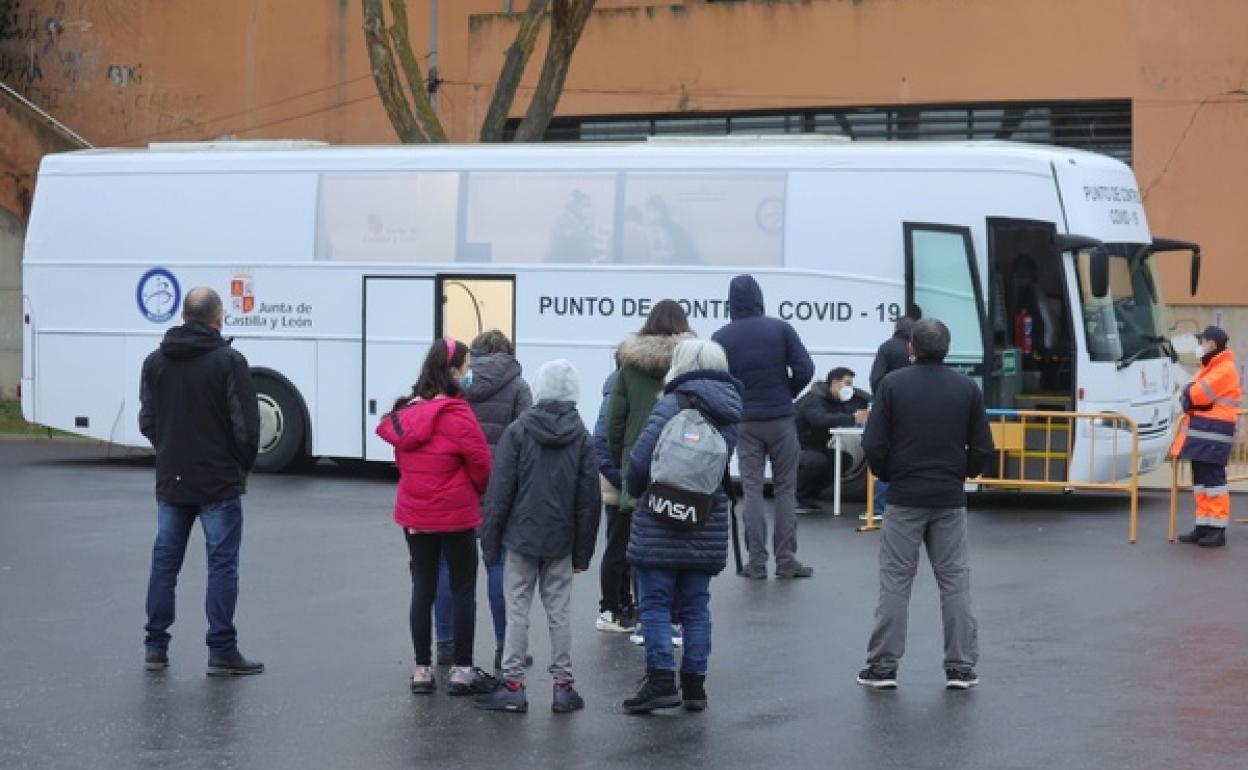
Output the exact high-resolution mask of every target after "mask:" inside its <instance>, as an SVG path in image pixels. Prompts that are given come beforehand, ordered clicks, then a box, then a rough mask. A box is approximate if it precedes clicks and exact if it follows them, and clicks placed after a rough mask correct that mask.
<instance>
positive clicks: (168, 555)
mask: <svg viewBox="0 0 1248 770" xmlns="http://www.w3.org/2000/svg"><path fill="white" fill-rule="evenodd" d="M156 510H157V515H158V518H159V529H158V531H157V533H156V543H155V545H153V546H152V572H151V577H150V578H149V579H148V583H147V626H146V628H147V640H146V642H145V644H146V646H147V648H148V649H149V650H166V649H168V647H169V638H170V637H169V631H168V629H169V626H171V625H173V619H174V604H175V601H174V589H175V588H176V587H177V585H178V572H180V571H181V569H182V559H183V557H185V556H186V544H187V541H188V540H190V537H191V529H193V528H194V526H195V519H196V518H198V519H199V524H200V526H201V527H203V530H204V545H205V548H206V549H207V552H208V591H207V597H206V598H205V600H204V611H205V612H206V613H207V615H208V636H207V638H206V641H207V643H208V649H209V650H210V651H211V652H212V653H213V654H214V655H218V654H220V655H229V654H231V653H233V652H235V651H236V650H237V649H238V641H237V640H238V632H237V631H235V630H234V606H235V605H236V604H237V603H238V550H239V547H240V546H241V545H242V542H243V502H242V500H241V499H240V498H238V497H231V498H229V499H226V500H221V501H219V502H215V503H207V504H204V505H174V504H172V503H166V502H164V501H163V500H157V501H156Z"/></svg>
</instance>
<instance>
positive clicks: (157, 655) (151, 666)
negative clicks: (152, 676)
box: [143, 650, 169, 671]
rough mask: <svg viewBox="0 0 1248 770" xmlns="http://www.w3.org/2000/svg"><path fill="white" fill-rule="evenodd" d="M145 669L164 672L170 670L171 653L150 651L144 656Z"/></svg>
mask: <svg viewBox="0 0 1248 770" xmlns="http://www.w3.org/2000/svg"><path fill="white" fill-rule="evenodd" d="M143 668H145V669H147V670H148V671H164V670H165V669H167V668H169V653H167V652H165V651H164V650H148V651H147V653H146V654H144V656H143Z"/></svg>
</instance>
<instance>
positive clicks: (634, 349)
mask: <svg viewBox="0 0 1248 770" xmlns="http://www.w3.org/2000/svg"><path fill="white" fill-rule="evenodd" d="M692 336H693V335H692V334H673V335H669V334H630V335H629V336H628V337H627V338H625V340H624V341H623V342H621V343H620V346H619V348H617V349H616V351H615V358H616V360H617V361H619V363H620V370H619V371H620V373H619V376H617V377H616V379H615V386H614V387H613V388H612V390H611V398H610V400H609V401H608V402H607V452H608V454H609V455H610V460H611V462H612V463H614V464H615V467H617V468H619V469H620V471H621V473H622V474H625V475H627V473H628V455H629V452H630V451H631V450H632V448H633V443H634V442H635V441H636V440H637V436H638V435H639V434H640V433H641V429H642V428H643V427H645V425H646V418H648V417H649V416H650V410H651V409H653V408H654V402H655V401H658V400H659V396H660V395H662V394H663V379H664V377H666V376H667V370H668V369H670V368H671V366H672V352H673V351H675V350H676V346H677V345H678V344H680V343H681V342H682V341H684V340H686V339H690V338H691V337H692ZM636 504H637V501H636V500H635V499H634V498H633V496H632V495H630V494H628V490H626V489H624V490H620V509H621V510H624V511H631V510H632V509H633V507H634V506H636Z"/></svg>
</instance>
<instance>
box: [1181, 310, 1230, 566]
mask: <svg viewBox="0 0 1248 770" xmlns="http://www.w3.org/2000/svg"><path fill="white" fill-rule="evenodd" d="M1196 338H1197V339H1198V340H1199V341H1200V348H1201V351H1202V352H1203V353H1204V355H1203V356H1202V357H1201V359H1200V363H1201V364H1202V366H1201V369H1200V372H1199V373H1198V374H1197V375H1196V379H1194V380H1192V382H1191V383H1190V384H1189V385H1188V386H1187V387H1186V388H1184V389H1183V393H1182V399H1183V411H1184V412H1185V415H1184V417H1183V424H1182V426H1181V427H1180V428H1179V435H1177V436H1175V439H1174V445H1173V446H1172V447H1171V448H1170V453H1171V454H1172V455H1174V457H1175V458H1176V461H1177V460H1178V459H1184V460H1189V461H1190V462H1191V464H1192V492H1193V493H1194V494H1195V495H1196V527H1195V529H1193V530H1192V531H1191V532H1189V533H1187V534H1186V535H1181V536H1180V537H1179V541H1180V542H1183V543H1195V544H1197V545H1200V546H1204V547H1206V548H1218V547H1221V546H1224V545H1226V525H1227V524H1229V523H1230V521H1231V490H1230V487H1228V486H1227V483H1226V464H1227V463H1228V462H1229V461H1230V459H1231V448H1232V447H1233V446H1234V444H1235V422H1236V419H1237V417H1238V415H1239V404H1240V396H1241V392H1240V384H1239V369H1238V368H1237V367H1236V366H1235V354H1234V353H1232V352H1231V351H1230V350H1228V349H1227V347H1226V343H1227V342H1228V340H1227V336H1226V332H1224V331H1222V330H1221V329H1219V328H1218V327H1216V326H1210V327H1207V328H1206V329H1205V330H1204V331H1203V332H1201V333H1200V334H1197V335H1196Z"/></svg>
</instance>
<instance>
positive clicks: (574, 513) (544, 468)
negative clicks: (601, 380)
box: [477, 360, 602, 712]
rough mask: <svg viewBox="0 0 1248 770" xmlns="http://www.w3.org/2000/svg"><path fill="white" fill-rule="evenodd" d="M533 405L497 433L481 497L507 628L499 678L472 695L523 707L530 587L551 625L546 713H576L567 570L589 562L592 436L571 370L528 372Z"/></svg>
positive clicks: (561, 364)
mask: <svg viewBox="0 0 1248 770" xmlns="http://www.w3.org/2000/svg"><path fill="white" fill-rule="evenodd" d="M534 395H535V397H536V399H537V403H536V404H535V405H534V406H533V407H531V408H530V409H528V410H526V411H525V412H524V413H523V414H522V415H520V417H519V418H518V419H517V420H516V421H515V422H514V423H512V424H511V425H510V426H509V427H508V428H507V430H506V431H505V432H504V433H503V437H502V439H501V440H500V441H499V443H498V449H497V450H496V452H495V456H494V467H493V471H492V473H491V475H490V484H489V488H488V489H487V491H486V495H485V525H484V528H483V529H482V532H481V550H482V552H483V554H484V558H485V562H486V564H494V563H497V562H498V560H499V558H500V557H501V555H502V552H503V549H506V551H507V558H506V566H505V567H504V571H503V593H504V596H505V597H506V601H507V633H506V639H505V640H504V642H503V678H504V684H503V686H502V687H500V688H498V690H496V691H495V692H493V693H490V694H489V695H487V696H482V697H481V698H478V700H477V706H478V707H479V708H482V709H487V710H491V711H513V712H520V711H527V710H528V700H527V698H526V695H525V688H524V678H525V667H524V662H525V656H526V655H527V653H528V644H529V639H528V632H529V610H530V608H531V605H532V603H533V594H534V590H535V589H536V590H537V591H538V592H539V593H540V595H541V599H542V604H543V605H544V606H545V608H546V619H547V625H548V626H549V628H550V647H551V658H552V659H551V664H550V673H551V675H552V676H553V677H554V679H555V688H554V700H553V702H552V704H551V708H552V710H553V711H555V712H568V711H576V710H578V709H580V708H583V707H584V705H585V704H584V701H583V700H582V699H581V697H580V696H579V695H578V694H577V693H576V690H575V689H573V687H572V683H573V677H572V655H571V647H572V626H571V620H570V617H569V615H570V607H571V600H572V576H573V574H574V573H577V572H584V571H585V570H586V569H588V568H589V562H590V558H591V557H592V556H593V553H594V544H595V542H596V541H597V538H598V520H599V508H600V506H601V504H602V502H601V497H600V492H599V487H598V461H597V458H596V456H595V453H594V445H593V440H592V439H591V438H590V435H589V432H588V431H586V430H585V425H584V423H583V422H582V421H581V416H580V414H579V413H578V412H577V410H576V401H577V399H578V397H579V384H578V378H577V373H576V369H575V368H573V366H572V364H571V363H570V362H568V361H565V360H558V361H550V362H548V363H546V364H545V365H543V366H542V368H541V370H540V371H539V372H538V374H537V383H536V388H535V393H534Z"/></svg>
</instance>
